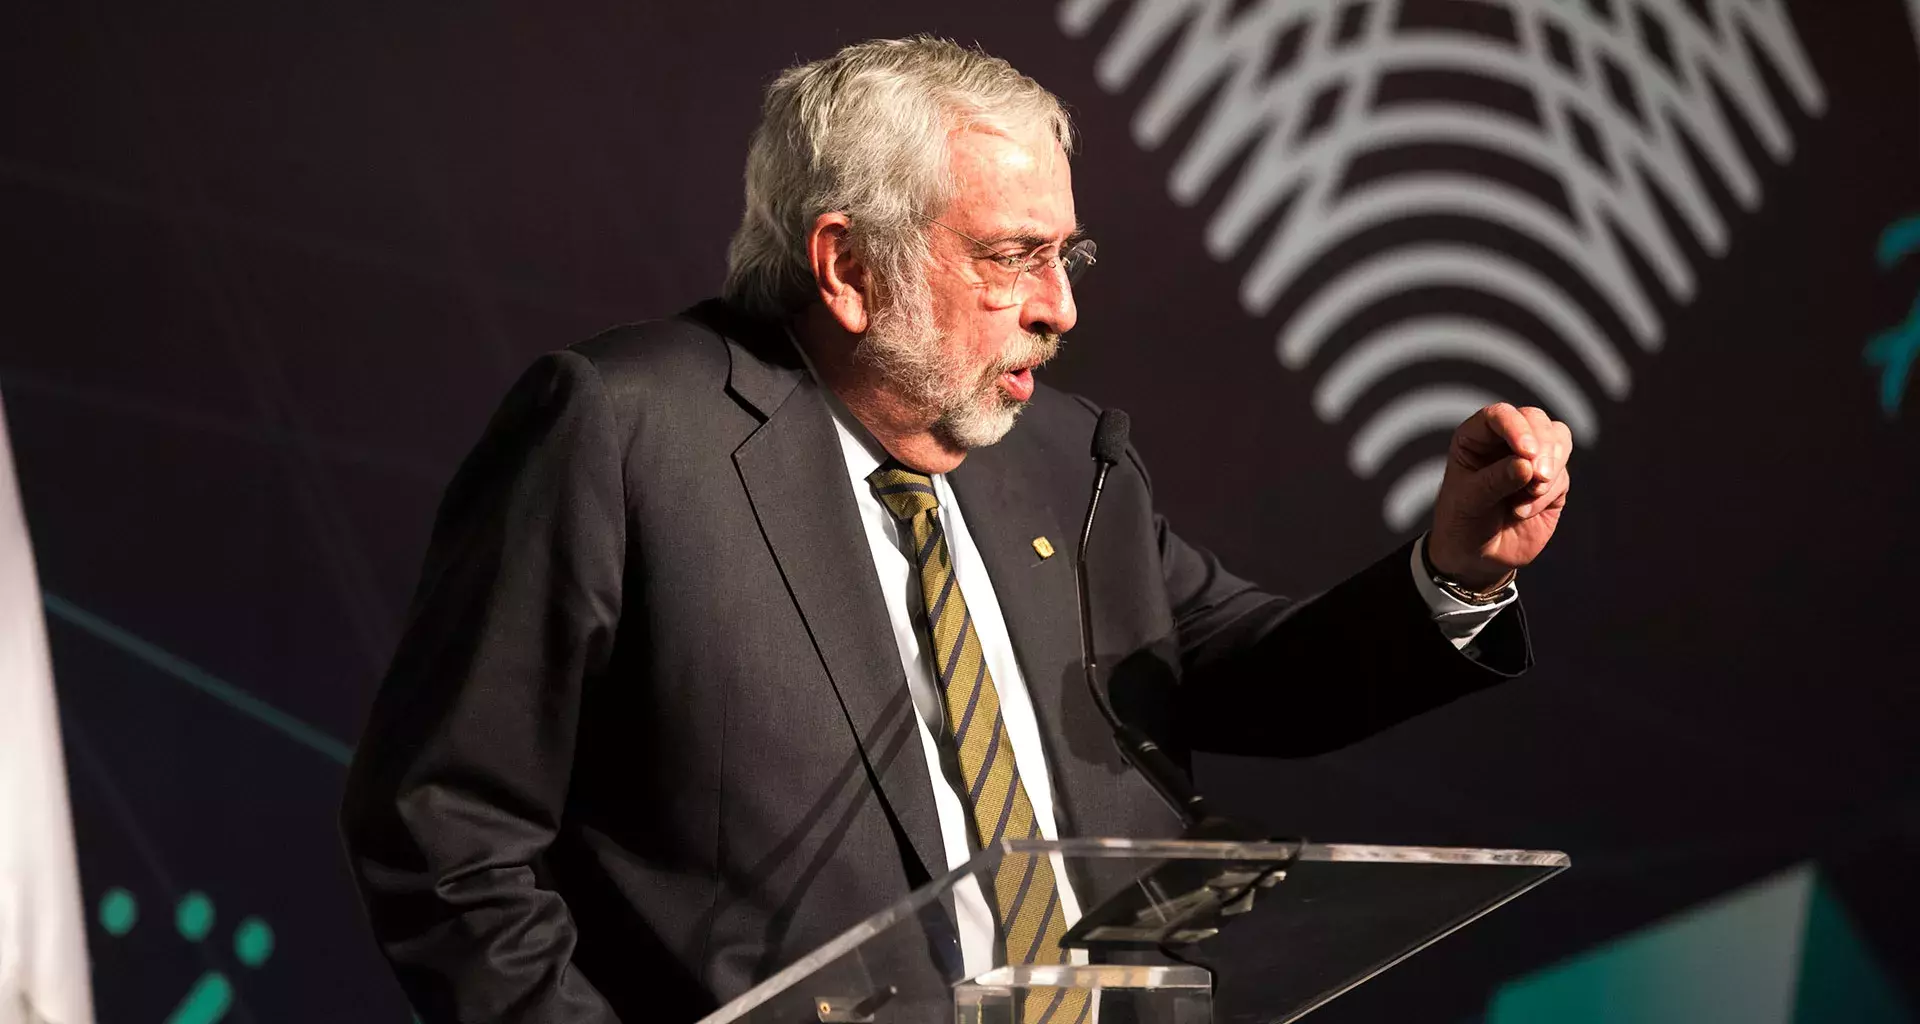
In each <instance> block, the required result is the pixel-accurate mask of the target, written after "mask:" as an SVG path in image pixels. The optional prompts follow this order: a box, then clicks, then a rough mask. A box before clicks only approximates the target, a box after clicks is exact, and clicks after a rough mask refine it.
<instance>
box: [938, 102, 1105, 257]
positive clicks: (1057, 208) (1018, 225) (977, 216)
mask: <svg viewBox="0 0 1920 1024" xmlns="http://www.w3.org/2000/svg"><path fill="white" fill-rule="evenodd" d="M949 139H950V144H949V147H948V149H949V153H950V154H951V158H952V161H953V175H954V184H955V185H956V186H957V192H956V193H955V195H954V200H953V204H952V207H951V208H950V210H951V212H952V213H954V214H956V215H960V216H962V217H965V218H967V219H969V220H971V221H972V222H973V223H974V226H975V227H978V228H981V229H983V230H991V231H993V232H995V233H996V234H998V235H999V236H1000V237H1007V238H1011V237H1014V236H1016V235H1020V236H1032V237H1035V238H1048V237H1054V236H1058V235H1064V234H1067V233H1070V232H1072V231H1073V230H1074V228H1075V225H1074V218H1073V189H1072V184H1071V178H1070V175H1069V173H1068V165H1067V155H1066V151H1065V150H1064V149H1062V148H1061V146H1060V143H1059V142H1058V141H1057V140H1055V139H1054V138H1052V137H1051V136H1050V135H1046V134H1044V133H1042V132H1039V131H1033V132H1013V133H1010V132H1002V131H996V130H991V129H983V128H973V129H963V130H959V131H955V132H954V133H953V134H952V135H951V136H950V137H949Z"/></svg>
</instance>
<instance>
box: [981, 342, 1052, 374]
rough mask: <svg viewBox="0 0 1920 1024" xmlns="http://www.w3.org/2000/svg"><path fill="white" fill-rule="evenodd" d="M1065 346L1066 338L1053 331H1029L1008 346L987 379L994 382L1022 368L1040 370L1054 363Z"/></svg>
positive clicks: (990, 370)
mask: <svg viewBox="0 0 1920 1024" xmlns="http://www.w3.org/2000/svg"><path fill="white" fill-rule="evenodd" d="M1065 344H1066V338H1065V337H1064V336H1062V335H1060V334H1057V333H1055V332H1053V331H1029V332H1028V333H1026V334H1024V335H1022V336H1021V337H1020V338H1018V339H1017V340H1015V341H1014V342H1012V343H1010V344H1009V345H1008V346H1007V351H1006V352H1004V353H1002V354H1001V356H1000V358H999V359H998V360H996V361H995V362H994V364H993V365H992V366H990V367H988V368H987V374H986V378H987V379H988V380H994V379H996V378H998V377H999V376H1000V375H1001V374H1003V373H1012V372H1013V371H1015V370H1018V369H1020V368H1022V367H1028V366H1031V367H1033V368H1035V369H1039V368H1040V367H1042V366H1045V365H1046V364H1047V363H1050V362H1052V361H1053V358H1054V357H1055V356H1057V355H1059V354H1060V349H1061V347H1062V346H1064V345H1065Z"/></svg>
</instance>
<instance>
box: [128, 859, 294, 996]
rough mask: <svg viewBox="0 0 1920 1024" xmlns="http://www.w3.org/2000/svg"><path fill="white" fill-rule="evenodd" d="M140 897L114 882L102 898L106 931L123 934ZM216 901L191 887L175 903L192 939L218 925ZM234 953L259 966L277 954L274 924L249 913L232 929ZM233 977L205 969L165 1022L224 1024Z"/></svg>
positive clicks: (178, 923) (180, 924)
mask: <svg viewBox="0 0 1920 1024" xmlns="http://www.w3.org/2000/svg"><path fill="white" fill-rule="evenodd" d="M135 906H136V901H135V900H134V896H133V894H132V893H130V892H128V891H127V890H125V889H123V888H120V887H119V886H115V887H114V888H112V889H109V890H107V893H106V895H105V896H103V897H101V900H100V920H101V923H102V925H103V926H105V927H106V929H107V932H108V933H109V934H111V935H112V936H113V937H115V938H120V937H121V936H124V935H126V934H127V933H128V932H130V931H132V930H133V926H134V923H135V921H136V915H135V911H134V908H135ZM213 918H214V912H213V901H212V900H210V899H208V898H207V895H206V894H205V893H201V892H190V893H188V894H187V895H186V896H184V897H182V898H181V900H180V902H179V904H178V905H177V906H176V907H175V908H174V926H175V928H176V929H178V930H179V932H180V936H181V937H182V938H184V939H186V940H187V941H188V942H199V941H200V940H202V939H204V938H206V937H207V933H208V932H210V931H212V930H213ZM233 955H234V956H235V957H236V958H237V959H239V961H240V962H241V963H243V964H245V965H246V966H248V967H256V968H257V967H259V966H261V965H262V964H265V963H266V962H267V957H269V956H271V955H273V929H272V928H270V927H268V926H267V923H266V922H265V921H262V920H260V919H259V918H258V917H251V916H250V917H247V918H245V919H243V920H242V921H241V922H240V925H239V927H237V928H235V929H234V930H233ZM233 1004H234V991H233V982H231V981H229V980H227V976H226V975H225V974H224V973H222V972H220V971H218V970H209V971H207V972H206V973H204V974H202V975H200V977H199V979H198V980H196V981H195V982H194V983H193V987H192V988H190V989H188V990H187V994H186V995H185V996H183V997H182V998H181V1000H180V1005H178V1006H176V1007H174V1009H173V1012H172V1013H170V1014H168V1015H167V1021H166V1024H219V1022H220V1021H222V1020H224V1019H226V1016H227V1011H229V1010H231V1009H233Z"/></svg>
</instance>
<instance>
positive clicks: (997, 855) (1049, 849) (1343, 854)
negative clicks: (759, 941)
mask: <svg viewBox="0 0 1920 1024" xmlns="http://www.w3.org/2000/svg"><path fill="white" fill-rule="evenodd" d="M1034 857H1049V858H1052V860H1053V865H1054V871H1055V874H1056V876H1058V877H1065V878H1068V879H1070V880H1071V881H1072V883H1073V890H1074V893H1075V894H1076V896H1077V897H1078V902H1079V904H1080V907H1081V908H1082V911H1083V916H1082V917H1081V918H1080V919H1079V920H1078V921H1077V922H1070V925H1071V927H1070V928H1069V931H1068V937H1067V940H1066V941H1065V942H1064V943H1063V944H1064V945H1066V946H1068V947H1069V948H1073V952H1072V954H1071V962H1069V963H1065V964H1018V963H1014V964H991V965H979V964H976V965H974V966H976V967H980V968H981V969H979V970H977V971H971V972H970V971H969V970H968V968H967V966H966V965H965V964H964V963H963V959H964V958H963V957H962V955H961V952H960V945H959V941H958V937H957V935H956V934H955V932H954V925H953V919H954V918H953V894H954V892H955V890H956V889H957V888H959V887H961V886H964V885H985V886H991V885H992V879H993V878H994V877H995V875H996V873H998V872H1006V871H1016V872H1020V873H1021V874H1023V875H1024V874H1025V871H1024V868H1025V865H1026V864H1027V863H1029V862H1030V860H1031V859H1032V858H1034ZM1567 865H1568V859H1567V856H1566V854H1563V853H1557V852H1553V851H1537V850H1476V849H1452V848H1440V847H1411V846H1357V845H1341V844H1321V843H1303V842H1290V841H1276V842H1219V841H1194V840H1127V839H1066V840H1060V841H1058V842H1047V841H1041V840H1018V841H1009V842H1006V843H1002V844H1001V845H1000V846H999V847H997V848H993V849H989V850H987V851H985V852H983V853H981V854H980V855H979V856H978V857H975V858H974V859H973V860H972V861H970V862H968V863H967V864H965V865H963V866H962V867H960V868H957V869H955V870H953V871H951V872H949V873H947V874H946V875H945V876H943V877H941V878H938V879H935V880H934V881H933V882H932V883H930V884H928V885H926V886H923V887H921V888H920V889H918V890H916V891H914V892H913V893H911V894H909V895H908V896H907V897H905V898H904V899H902V900H900V901H899V902H897V903H895V904H893V905H892V906H890V907H887V908H886V909H885V910H882V911H881V912H880V913H877V914H875V915H873V916H872V917H869V918H867V919H866V920H865V921H862V922H860V923H859V924H858V925H855V926H854V927H853V928H851V929H849V930H847V931H846V932H844V933H843V934H841V935H840V936H839V937H838V938H835V939H834V940H833V941H831V942H828V943H827V944H826V945H824V946H821V947H820V948H819V949H816V950H814V951H813V952H812V953H810V954H808V955H807V956H805V957H802V958H801V959H800V960H799V961H797V962H795V963H794V964H792V965H791V966H789V967H787V968H786V969H785V970H782V971H780V972H779V973H778V974H775V975H774V976H773V977H771V978H768V979H767V980H766V981H765V982H763V983H761V984H760V985H758V986H755V987H754V988H752V989H750V990H748V991H747V992H746V993H744V994H742V995H741V996H740V997H739V998H737V999H735V1000H733V1001H732V1002H730V1003H728V1004H727V1005H725V1006H723V1007H721V1008H720V1009H719V1010H717V1011H715V1012H714V1013H713V1014H712V1015H710V1016H708V1017H707V1018H705V1020H704V1021H703V1022H702V1024H730V1022H735V1021H741V1022H751V1024H811V1022H873V1024H935V1022H942V1024H944V1022H948V1021H952V1022H957V1024H997V1022H1007V1024H1022V1016H1021V1010H1020V1008H1021V1007H1022V1005H1023V1004H1024V1001H1025V999H1026V996H1027V990H1029V989H1033V988H1040V989H1053V988H1060V987H1067V988H1079V989H1085V990H1087V991H1088V992H1089V993H1091V994H1092V995H1091V999H1090V1002H1091V1005H1092V1007H1093V1013H1092V1014H1091V1015H1090V1018H1089V1019H1096V1020H1098V1021H1100V1022H1101V1024H1116V1022H1121V1021H1129V1022H1131V1021H1138V1022H1148V1021H1152V1022H1168V1024H1210V1022H1213V1021H1215V1020H1216V1016H1215V1008H1214V989H1213V980H1214V979H1213V977H1212V975H1211V972H1210V971H1209V970H1208V969H1206V968H1205V967H1202V966H1199V964H1198V963H1197V962H1198V961H1202V960H1207V959H1211V957H1210V956H1209V953H1211V952H1213V951H1214V949H1215V947H1216V946H1219V947H1222V950H1223V952H1224V951H1225V949H1226V948H1229V947H1230V948H1231V953H1230V954H1229V955H1226V956H1225V957H1224V959H1226V960H1227V961H1229V962H1230V963H1231V964H1232V966H1231V967H1229V968H1228V972H1229V974H1231V972H1232V971H1235V970H1238V971H1252V972H1257V974H1258V978H1257V988H1258V991H1259V1000H1258V1002H1259V1004H1260V1005H1259V1008H1258V1009H1257V1010H1254V1011H1246V1010H1239V1011H1237V1012H1235V1013H1233V1014H1232V1016H1231V1019H1232V1020H1233V1021H1235V1022H1239V1021H1247V1022H1255V1021H1258V1022H1273V1024H1284V1022H1287V1021H1293V1020H1298V1019H1300V1018H1301V1017H1304V1016H1306V1015H1307V1014H1308V1013H1310V1012H1312V1011H1313V1010H1315V1009H1317V1008H1319V1007H1320V1006H1323V1005H1325V1004H1326V1003H1327V1002H1328V1001H1330V1000H1332V999H1334V998H1335V997H1336V996H1339V995H1340V994H1341V993H1344V992H1347V991H1349V990H1351V989H1353V988H1354V987H1356V986H1358V985H1360V984H1361V983H1363V982H1365V981H1367V980H1368V979H1370V978H1372V977H1374V976H1375V975H1378V974H1379V973H1380V972H1382V971H1384V970H1386V969H1387V968H1389V967H1392V966H1393V965H1394V964H1396V963H1399V962H1400V961H1402V960H1404V959H1406V958H1407V957H1409V956H1412V955H1413V954H1414V953H1416V952H1419V951H1420V950H1421V949H1423V948H1425V947H1426V946H1428V945H1431V944H1432V943H1434V942H1436V941H1438V940H1439V939H1441V938H1444V937H1445V936H1447V935H1448V934H1450V933H1452V932H1454V931H1456V930H1458V929H1460V928H1462V927H1464V926H1465V925H1467V924H1468V923H1470V922H1472V921H1473V920H1475V919H1476V918H1478V917H1480V916H1481V915H1483V914H1486V913H1488V912H1489V911H1491V910H1493V909H1495V908H1496V907H1499V906H1500V905H1501V904H1503V903H1506V902H1507V901H1508V900H1511V899H1513V898H1514V897H1516V896H1519V895H1520V894H1521V893H1524V892H1526V891H1527V890H1529V889H1532V888H1533V887H1534V886H1536V885H1539V884H1540V883H1541V882H1544V881H1546V880H1547V879H1548V878H1550V877H1552V876H1553V875H1555V874H1557V873H1558V872H1560V871H1562V870H1564V869H1565V868H1566V867H1567ZM988 891H991V890H990V889H989V890H988ZM1074 947H1079V948H1074ZM1041 994H1042V995H1043V996H1044V995H1046V993H1044V992H1043V993H1041ZM1032 1016H1034V1015H1033V1014H1028V1017H1032ZM1071 1016H1072V1015H1068V1019H1066V1020H1060V1021H1057V1022H1055V1024H1072V1020H1071ZM1218 1019H1220V1020H1222V1021H1223V1022H1224V1021H1225V1020H1226V1018H1225V1017H1221V1018H1218ZM1024 1024H1041V1022H1040V1021H1037V1020H1027V1021H1025V1022H1024Z"/></svg>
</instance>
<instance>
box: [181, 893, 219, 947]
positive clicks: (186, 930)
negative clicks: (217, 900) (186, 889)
mask: <svg viewBox="0 0 1920 1024" xmlns="http://www.w3.org/2000/svg"><path fill="white" fill-rule="evenodd" d="M173 923H174V926H175V927H177V928H179V929H180V935H181V937H183V938H185V939H186V940H187V941H189V942H199V941H200V940H201V939H204V938H206V937H207V933H208V932H211V931H213V901H212V900H210V899H208V898H207V894H206V893H203V892H190V893H188V894H186V895H185V896H182V897H181V898H180V905H179V906H178V907H176V908H175V909H174V912H173Z"/></svg>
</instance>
